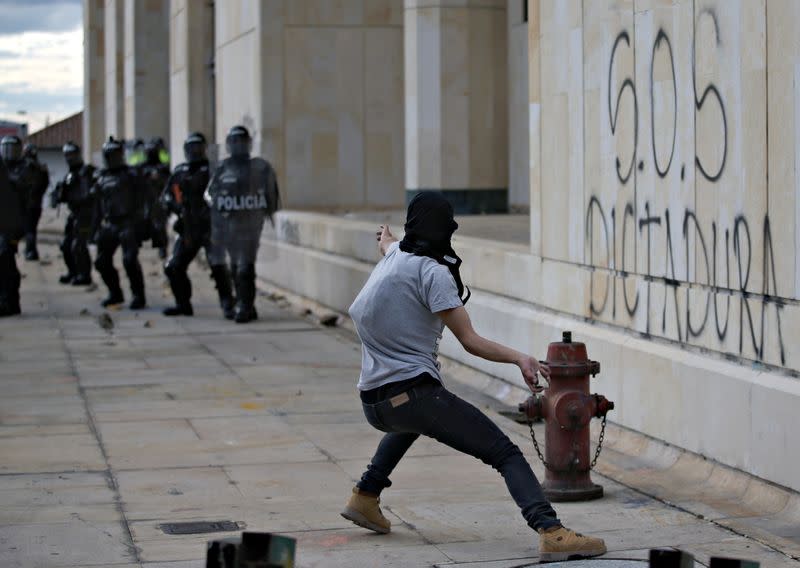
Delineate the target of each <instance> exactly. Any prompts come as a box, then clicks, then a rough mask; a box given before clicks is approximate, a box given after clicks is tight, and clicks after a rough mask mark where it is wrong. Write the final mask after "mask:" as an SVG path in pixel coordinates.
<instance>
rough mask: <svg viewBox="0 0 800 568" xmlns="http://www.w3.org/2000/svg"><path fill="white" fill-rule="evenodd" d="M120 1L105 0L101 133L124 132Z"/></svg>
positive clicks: (121, 11) (122, 43)
mask: <svg viewBox="0 0 800 568" xmlns="http://www.w3.org/2000/svg"><path fill="white" fill-rule="evenodd" d="M122 2H123V0H105V3H106V7H105V18H104V19H105V30H104V35H105V37H104V41H105V70H106V73H105V77H106V81H105V99H106V101H105V105H106V120H105V133H104V135H109V134H110V135H114V136H122V135H124V133H125V113H124V112H123V110H124V104H123V84H124V83H123V77H124V74H123V69H124V67H125V43H124V25H123V23H124V20H125V18H124V10H123V4H122Z"/></svg>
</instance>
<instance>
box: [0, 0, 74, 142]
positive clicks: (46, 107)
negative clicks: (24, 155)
mask: <svg viewBox="0 0 800 568" xmlns="http://www.w3.org/2000/svg"><path fill="white" fill-rule="evenodd" d="M2 9H3V6H2V5H1V4H0V10H2ZM0 54H2V56H0V115H1V116H2V117H3V118H7V119H10V120H15V121H20V122H28V123H29V125H30V131H31V132H34V131H36V130H38V129H39V128H41V127H42V126H44V123H45V121H46V119H47V118H49V119H50V122H55V121H56V120H59V119H61V118H64V117H65V116H68V115H70V114H72V113H74V112H77V111H79V110H80V109H81V108H82V106H83V100H82V93H83V30H82V27H81V26H80V25H79V26H78V27H76V28H74V29H72V30H70V31H64V32H24V33H18V34H13V35H0ZM20 110H24V111H26V115H22V116H21V115H18V114H17V112H18V111H20Z"/></svg>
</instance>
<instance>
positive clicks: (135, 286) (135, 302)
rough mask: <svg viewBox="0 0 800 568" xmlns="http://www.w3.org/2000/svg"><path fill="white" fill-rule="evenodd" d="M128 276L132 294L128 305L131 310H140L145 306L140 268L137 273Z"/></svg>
mask: <svg viewBox="0 0 800 568" xmlns="http://www.w3.org/2000/svg"><path fill="white" fill-rule="evenodd" d="M128 278H129V279H130V281H131V294H133V299H131V303H130V305H129V306H128V307H129V308H130V309H132V310H142V309H144V308H145V306H147V301H146V300H145V297H144V276H143V275H142V273H141V270H140V271H139V274H138V275H133V274H128Z"/></svg>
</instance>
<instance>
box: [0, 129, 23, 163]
mask: <svg viewBox="0 0 800 568" xmlns="http://www.w3.org/2000/svg"><path fill="white" fill-rule="evenodd" d="M0 157H2V158H3V161H5V162H8V163H9V164H13V163H15V162H19V161H20V160H21V159H22V141H21V140H20V139H19V137H18V136H14V135H10V136H3V139H2V140H0Z"/></svg>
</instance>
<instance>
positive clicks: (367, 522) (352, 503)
mask: <svg viewBox="0 0 800 568" xmlns="http://www.w3.org/2000/svg"><path fill="white" fill-rule="evenodd" d="M380 502H381V500H380V499H379V498H378V497H375V496H372V495H362V494H361V493H359V490H358V487H354V488H353V494H352V495H351V496H350V500H349V501H348V502H347V505H346V506H345V508H344V511H342V516H343V517H344V518H345V519H347V520H348V521H353V522H354V523H355V524H357V525H358V526H360V527H364V528H365V529H369V530H371V531H375V532H376V533H381V534H388V533H389V531H390V530H391V529H392V523H391V522H390V521H389V519H387V518H386V517H384V516H383V513H381V508H380V506H379V505H380Z"/></svg>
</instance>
